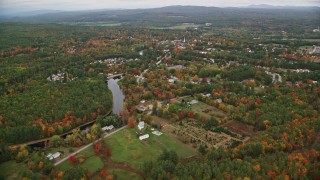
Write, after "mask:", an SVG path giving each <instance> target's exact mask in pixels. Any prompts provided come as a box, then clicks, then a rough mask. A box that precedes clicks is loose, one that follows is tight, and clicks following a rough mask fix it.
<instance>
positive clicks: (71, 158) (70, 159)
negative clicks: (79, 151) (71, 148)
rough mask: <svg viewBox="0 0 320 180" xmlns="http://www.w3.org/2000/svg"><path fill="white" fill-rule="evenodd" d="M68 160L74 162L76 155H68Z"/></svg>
mask: <svg viewBox="0 0 320 180" xmlns="http://www.w3.org/2000/svg"><path fill="white" fill-rule="evenodd" d="M69 161H70V162H72V163H76V161H77V158H76V156H74V155H72V156H70V157H69Z"/></svg>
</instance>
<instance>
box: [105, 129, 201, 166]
mask: <svg viewBox="0 0 320 180" xmlns="http://www.w3.org/2000/svg"><path fill="white" fill-rule="evenodd" d="M149 135H150V138H148V139H146V140H143V141H140V140H139V139H138V138H137V136H136V131H135V129H125V130H123V131H121V132H119V133H117V134H115V135H114V136H111V137H109V138H107V139H105V141H106V142H107V143H108V144H109V145H110V147H111V149H112V156H111V159H112V160H113V161H116V162H128V163H130V164H131V165H133V166H134V167H137V168H140V167H141V165H142V164H143V163H144V162H145V161H149V160H155V159H156V158H157V157H158V156H159V154H161V153H162V151H163V150H164V149H168V150H174V151H176V152H177V154H178V156H179V157H180V158H185V157H188V156H192V155H194V154H195V152H194V150H193V149H190V148H188V147H187V146H186V145H184V144H183V143H181V142H180V141H178V140H176V139H172V138H170V137H169V136H167V135H166V134H162V135H161V136H156V135H154V134H152V133H151V132H150V133H149Z"/></svg>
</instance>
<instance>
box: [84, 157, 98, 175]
mask: <svg viewBox="0 0 320 180" xmlns="http://www.w3.org/2000/svg"><path fill="white" fill-rule="evenodd" d="M80 166H81V167H82V168H83V169H88V170H89V171H90V172H96V171H98V170H99V169H102V168H103V162H102V160H101V159H100V158H99V157H97V156H92V157H90V158H89V159H87V160H86V161H85V162H84V163H83V164H81V165H80Z"/></svg>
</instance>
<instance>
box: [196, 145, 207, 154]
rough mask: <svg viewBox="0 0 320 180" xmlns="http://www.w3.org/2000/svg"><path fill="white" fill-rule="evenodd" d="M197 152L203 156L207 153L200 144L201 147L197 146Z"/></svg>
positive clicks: (204, 147)
mask: <svg viewBox="0 0 320 180" xmlns="http://www.w3.org/2000/svg"><path fill="white" fill-rule="evenodd" d="M198 151H199V152H200V153H201V154H202V155H205V154H206V153H207V150H206V146H205V145H203V144H201V145H200V146H199V149H198Z"/></svg>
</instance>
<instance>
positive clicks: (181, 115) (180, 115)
mask: <svg viewBox="0 0 320 180" xmlns="http://www.w3.org/2000/svg"><path fill="white" fill-rule="evenodd" d="M183 118H184V114H183V112H182V111H180V114H179V119H180V120H182V119H183Z"/></svg>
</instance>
